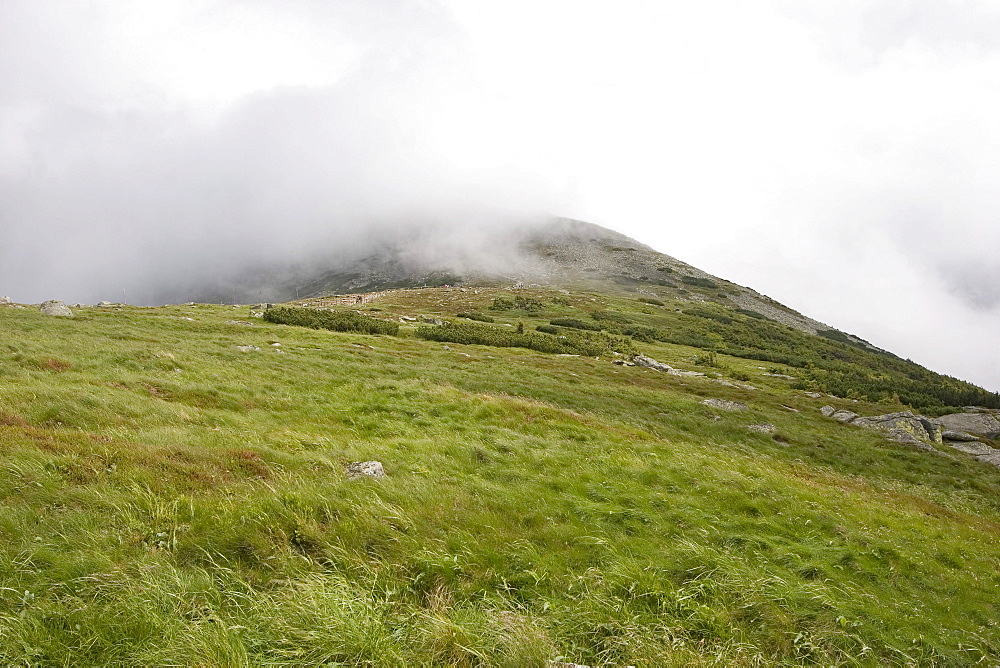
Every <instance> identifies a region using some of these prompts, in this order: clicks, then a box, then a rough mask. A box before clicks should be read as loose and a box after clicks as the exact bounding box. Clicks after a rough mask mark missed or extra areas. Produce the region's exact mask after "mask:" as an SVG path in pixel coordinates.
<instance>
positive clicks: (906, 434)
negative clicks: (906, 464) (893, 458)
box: [852, 411, 941, 443]
mask: <svg viewBox="0 0 1000 668" xmlns="http://www.w3.org/2000/svg"><path fill="white" fill-rule="evenodd" d="M852 424H856V425H858V426H859V427H865V428H866V429H879V430H881V431H886V432H889V434H890V437H891V438H893V440H896V441H899V442H900V443H912V442H913V441H912V439H916V440H917V441H919V442H928V443H940V442H941V428H940V427H939V426H938V425H936V424H934V423H933V422H931V421H930V420H928V419H927V418H925V417H924V416H923V415H914V414H913V413H911V412H910V411H901V412H899V413H887V414H886V415H875V416H873V417H859V418H856V419H855V420H853V422H852Z"/></svg>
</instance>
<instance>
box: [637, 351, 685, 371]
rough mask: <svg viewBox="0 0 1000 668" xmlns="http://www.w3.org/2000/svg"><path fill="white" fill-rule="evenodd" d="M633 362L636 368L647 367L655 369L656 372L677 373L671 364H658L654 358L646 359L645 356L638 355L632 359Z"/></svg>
mask: <svg viewBox="0 0 1000 668" xmlns="http://www.w3.org/2000/svg"><path fill="white" fill-rule="evenodd" d="M632 362H634V363H635V365H636V366H641V367H645V368H647V369H653V370H655V371H663V372H665V373H671V372H672V371H677V369H675V368H674V367H672V366H670V365H669V364H664V363H663V362H657V361H656V360H654V359H653V358H652V357H646V356H645V355H636V356H635V357H633V358H632Z"/></svg>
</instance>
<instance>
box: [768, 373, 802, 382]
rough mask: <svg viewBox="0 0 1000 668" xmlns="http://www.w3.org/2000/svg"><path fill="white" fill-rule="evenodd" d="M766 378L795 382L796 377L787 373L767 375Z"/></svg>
mask: <svg viewBox="0 0 1000 668" xmlns="http://www.w3.org/2000/svg"><path fill="white" fill-rule="evenodd" d="M764 375H765V376H771V377H772V378H784V379H785V380H795V376H789V375H788V374H787V373H765V374H764Z"/></svg>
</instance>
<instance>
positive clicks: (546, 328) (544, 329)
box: [535, 325, 559, 334]
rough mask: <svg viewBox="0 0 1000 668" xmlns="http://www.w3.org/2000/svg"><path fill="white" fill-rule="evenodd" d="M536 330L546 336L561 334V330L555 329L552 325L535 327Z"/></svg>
mask: <svg viewBox="0 0 1000 668" xmlns="http://www.w3.org/2000/svg"><path fill="white" fill-rule="evenodd" d="M535 329H537V330H538V331H539V332H544V333H546V334H559V328H558V327H553V326H552V325H539V326H538V327H535Z"/></svg>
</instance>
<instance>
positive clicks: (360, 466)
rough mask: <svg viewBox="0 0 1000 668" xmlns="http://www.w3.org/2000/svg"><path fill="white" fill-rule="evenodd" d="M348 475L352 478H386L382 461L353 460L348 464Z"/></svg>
mask: <svg viewBox="0 0 1000 668" xmlns="http://www.w3.org/2000/svg"><path fill="white" fill-rule="evenodd" d="M347 477H348V478H351V479H352V480H354V479H357V478H384V477H385V468H383V466H382V462H379V461H374V460H373V461H370V462H351V463H350V464H348V465H347Z"/></svg>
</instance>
